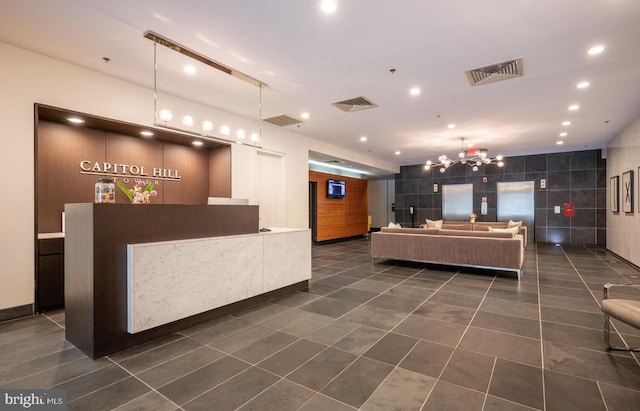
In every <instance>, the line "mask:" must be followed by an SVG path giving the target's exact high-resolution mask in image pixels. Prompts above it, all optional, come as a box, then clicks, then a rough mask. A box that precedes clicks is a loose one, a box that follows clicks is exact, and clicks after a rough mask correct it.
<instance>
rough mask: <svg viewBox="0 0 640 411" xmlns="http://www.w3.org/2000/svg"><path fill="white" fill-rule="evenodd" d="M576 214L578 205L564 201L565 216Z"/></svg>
mask: <svg viewBox="0 0 640 411" xmlns="http://www.w3.org/2000/svg"><path fill="white" fill-rule="evenodd" d="M575 214H576V207H575V206H574V205H573V203H564V216H565V217H573V216H574V215H575Z"/></svg>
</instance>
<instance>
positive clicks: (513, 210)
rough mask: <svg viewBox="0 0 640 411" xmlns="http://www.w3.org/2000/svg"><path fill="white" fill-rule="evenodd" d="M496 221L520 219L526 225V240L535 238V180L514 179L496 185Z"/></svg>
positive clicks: (530, 240)
mask: <svg viewBox="0 0 640 411" xmlns="http://www.w3.org/2000/svg"><path fill="white" fill-rule="evenodd" d="M497 187H498V188H497V191H498V204H497V206H498V210H497V211H498V221H509V220H513V221H520V220H522V224H524V225H526V226H527V237H528V238H527V241H528V242H533V241H534V239H535V231H536V230H535V195H534V194H535V182H533V181H514V182H502V183H498V185H497Z"/></svg>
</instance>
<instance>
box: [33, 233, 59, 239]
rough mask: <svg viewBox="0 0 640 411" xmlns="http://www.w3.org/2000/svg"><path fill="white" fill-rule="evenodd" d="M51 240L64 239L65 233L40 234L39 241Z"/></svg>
mask: <svg viewBox="0 0 640 411" xmlns="http://www.w3.org/2000/svg"><path fill="white" fill-rule="evenodd" d="M51 238H64V233H38V240H48V239H51Z"/></svg>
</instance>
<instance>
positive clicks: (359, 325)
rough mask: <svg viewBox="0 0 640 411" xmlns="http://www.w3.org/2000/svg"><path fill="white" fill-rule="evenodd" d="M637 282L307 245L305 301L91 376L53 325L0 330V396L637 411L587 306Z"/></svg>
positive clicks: (615, 264)
mask: <svg viewBox="0 0 640 411" xmlns="http://www.w3.org/2000/svg"><path fill="white" fill-rule="evenodd" d="M639 274H640V273H638V272H637V271H636V270H635V269H634V268H632V267H629V266H628V265H626V264H625V263H624V262H622V261H620V260H619V259H617V258H615V257H614V256H612V255H611V254H609V253H607V252H606V251H605V250H602V249H597V248H588V247H555V246H552V245H543V244H530V245H529V247H528V248H527V251H526V260H525V271H524V276H523V278H522V281H521V282H518V281H517V280H516V278H515V276H514V275H513V274H510V273H504V272H502V273H501V272H492V271H486V270H471V269H462V270H460V269H459V268H453V267H442V266H433V265H423V264H412V263H402V262H397V261H384V260H378V261H376V263H375V264H372V262H371V257H370V254H369V243H368V240H366V239H358V240H353V241H345V242H341V243H336V244H328V245H319V246H314V247H313V279H312V282H311V286H310V290H309V292H300V293H296V294H295V295H291V296H288V297H286V298H282V299H279V300H274V301H271V302H269V303H267V304H264V305H261V306H259V307H255V308H253V309H250V310H247V311H244V312H240V313H238V314H236V315H232V316H226V317H224V318H220V319H217V320H215V321H211V322H209V323H205V324H201V325H199V326H196V327H193V328H190V329H187V330H184V331H183V332H181V333H177V334H174V335H171V336H168V337H166V338H163V339H161V340H158V341H154V342H152V343H148V344H145V345H143V346H138V347H134V348H131V349H128V350H126V351H124V352H120V353H117V354H115V355H112V356H109V357H106V358H102V359H99V360H96V361H94V360H91V359H89V358H87V357H86V356H85V355H83V354H82V353H81V352H79V351H78V350H77V349H76V348H75V347H73V346H72V345H71V344H69V343H68V342H66V341H65V340H64V331H63V328H64V312H62V311H60V312H52V313H48V314H45V315H40V316H36V317H32V318H28V319H22V320H16V321H12V322H6V323H2V324H0V387H2V388H32V389H33V388H60V389H65V390H67V392H68V397H69V399H70V403H69V410H83V411H84V410H100V409H114V408H115V409H118V410H142V409H149V410H175V409H183V410H234V409H240V410H277V411H283V410H306V411H309V410H321V411H326V410H331V411H333V410H354V409H362V410H390V409H393V410H403V411H404V410H420V409H422V410H457V409H459V410H467V411H470V410H514V411H515V410H549V411H550V410H562V411H568V410H580V411H583V410H608V411H613V410H637V409H638V407H639V406H638V404H640V367H639V363H638V359H637V358H636V357H635V356H633V355H631V354H629V353H625V352H616V353H608V352H606V350H605V349H604V348H603V338H602V331H601V330H602V314H601V312H600V310H599V305H598V303H599V301H600V299H601V296H602V285H603V284H604V283H605V282H637V281H638V276H639ZM618 329H619V330H620V331H621V332H622V333H623V336H624V338H625V339H627V340H628V341H630V342H632V343H633V342H635V343H640V332H638V331H636V330H633V329H631V328H629V327H626V326H624V325H618ZM616 339H617V340H619V337H616Z"/></svg>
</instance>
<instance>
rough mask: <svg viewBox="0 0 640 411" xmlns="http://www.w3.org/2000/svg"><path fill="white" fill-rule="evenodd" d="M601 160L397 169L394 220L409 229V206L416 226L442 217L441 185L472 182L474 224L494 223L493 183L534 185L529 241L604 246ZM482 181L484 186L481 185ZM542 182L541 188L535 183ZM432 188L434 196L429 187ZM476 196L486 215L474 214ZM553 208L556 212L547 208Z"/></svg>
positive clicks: (561, 158) (516, 160) (545, 157)
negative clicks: (568, 210) (568, 209)
mask: <svg viewBox="0 0 640 411" xmlns="http://www.w3.org/2000/svg"><path fill="white" fill-rule="evenodd" d="M606 171H607V170H606V160H605V159H602V158H601V151H600V150H588V151H572V152H566V153H553V154H538V155H530V156H518V157H508V158H506V159H505V166H504V167H503V168H499V167H496V166H494V165H490V166H486V167H485V166H481V167H480V170H478V171H477V172H475V173H474V172H473V171H472V170H471V167H468V166H463V165H461V164H456V165H455V166H453V167H451V168H449V169H448V170H447V171H446V172H445V173H440V171H439V170H438V169H432V170H430V171H426V170H425V169H424V166H423V165H421V164H420V165H412V166H402V167H400V174H396V197H395V198H396V219H397V220H398V222H399V223H400V224H402V226H403V227H411V216H410V214H409V207H410V206H414V207H417V210H416V216H415V225H416V227H417V226H418V225H419V224H422V223H424V221H425V219H426V218H429V219H431V220H438V219H440V218H442V195H441V192H442V185H443V184H464V183H466V184H469V183H472V184H473V211H474V212H475V213H476V214H478V220H477V221H496V219H497V210H496V208H495V207H496V203H497V194H496V186H497V185H496V183H498V182H502V181H535V207H536V214H535V228H534V233H535V241H536V242H549V243H560V244H574V245H581V244H589V245H602V246H604V245H606V238H607V236H606V212H605V210H606ZM483 177H487V182H486V183H485V182H483ZM543 178H544V179H546V183H547V185H546V188H545V189H542V188H540V180H541V179H543ZM434 184H438V192H437V193H434V192H433V185H434ZM482 197H487V200H488V202H489V209H488V214H487V215H486V216H483V215H480V203H481V199H482ZM564 203H574V204H575V216H574V217H571V218H569V217H565V216H564V214H563V213H562V206H563V205H564ZM555 205H559V206H560V208H561V213H560V214H555V213H554V209H553V207H554V206H555Z"/></svg>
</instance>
